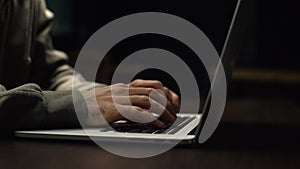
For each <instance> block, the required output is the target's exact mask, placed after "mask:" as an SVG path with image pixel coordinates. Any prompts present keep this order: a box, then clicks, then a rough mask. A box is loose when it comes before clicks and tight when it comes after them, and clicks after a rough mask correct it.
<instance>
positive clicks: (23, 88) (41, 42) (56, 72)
mask: <svg viewBox="0 0 300 169" xmlns="http://www.w3.org/2000/svg"><path fill="white" fill-rule="evenodd" d="M52 21H53V14H52V13H51V12H50V11H48V10H47V9H46V6H45V2H44V1H43V0H0V130H1V131H0V132H1V133H2V134H3V133H13V131H14V130H17V129H23V130H24V129H49V128H71V127H80V124H79V121H78V119H77V115H76V113H75V110H74V104H76V105H77V106H78V105H79V106H78V107H80V108H82V110H81V111H79V112H77V113H78V116H81V117H83V119H86V120H85V121H84V124H83V125H85V126H91V127H95V126H99V125H102V124H103V123H104V122H103V121H101V119H100V118H98V117H99V114H97V112H98V111H95V110H96V109H100V110H101V113H102V115H103V117H104V118H105V119H106V121H107V122H108V123H112V122H114V121H117V120H120V119H122V118H123V116H122V115H121V114H120V113H119V112H118V111H117V109H116V106H119V107H121V109H123V110H124V111H125V112H128V114H129V115H130V116H133V117H137V118H142V119H148V120H149V119H150V120H151V121H152V120H153V122H152V124H153V125H155V126H157V127H162V126H164V125H165V124H166V123H170V122H173V121H174V120H175V118H176V114H175V112H177V111H178V109H179V99H178V96H177V95H176V94H174V93H173V92H172V91H170V90H169V89H167V88H166V87H164V86H163V85H162V84H161V83H160V82H158V81H144V80H136V81H134V82H132V83H130V84H127V85H126V84H115V85H113V86H105V85H104V84H94V83H91V82H87V81H86V80H85V79H84V78H83V77H82V76H81V75H80V74H79V73H77V74H76V75H75V76H73V69H72V68H71V67H70V66H68V65H67V56H66V55H65V54H64V53H62V52H60V51H57V50H55V49H54V48H53V46H52V42H51V38H50V36H49V32H50V30H51V25H52ZM72 79H73V80H74V88H76V89H77V90H78V91H77V92H75V93H74V95H76V97H75V98H78V99H77V100H74V101H73V99H72V91H71V89H72ZM95 86H96V87H95ZM94 87H95V90H89V89H93V88H94ZM111 87H114V88H115V89H116V91H117V93H118V94H117V96H116V97H117V100H119V101H118V102H117V103H113V100H112V96H111ZM128 88H129V91H130V96H129V97H130V100H131V102H132V105H126V104H125V103H124V102H123V100H124V91H125V90H128ZM155 89H160V91H163V92H164V95H166V97H167V106H166V108H164V112H163V114H162V115H161V118H160V119H156V118H155V117H154V116H153V115H152V114H151V113H148V112H145V111H143V110H147V109H148V108H149V107H150V105H151V104H150V103H153V104H155V105H156V106H158V107H161V106H162V105H163V99H154V98H150V97H149V95H150V93H151V92H152V91H154V90H155ZM93 92H95V93H96V99H97V103H98V105H96V106H95V105H92V104H91V101H90V100H91V99H92V97H93V96H92V94H93ZM125 93H126V92H125ZM161 96H162V95H161ZM161 98H163V97H161Z"/></svg>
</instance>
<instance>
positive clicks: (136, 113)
mask: <svg viewBox="0 0 300 169" xmlns="http://www.w3.org/2000/svg"><path fill="white" fill-rule="evenodd" d="M118 107H119V108H118V110H119V109H120V110H122V112H121V114H122V115H123V116H124V117H125V118H126V119H128V120H131V121H134V122H138V123H150V124H152V125H154V126H155V127H158V128H162V127H163V126H164V123H163V122H162V121H160V120H159V119H157V118H156V117H155V116H154V115H153V114H152V113H150V112H147V111H145V110H143V109H142V108H140V107H137V106H128V105H118Z"/></svg>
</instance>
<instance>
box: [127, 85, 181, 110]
mask: <svg viewBox="0 0 300 169" xmlns="http://www.w3.org/2000/svg"><path fill="white" fill-rule="evenodd" d="M129 86H130V87H146V88H154V89H160V90H162V91H163V92H164V93H165V96H166V97H167V99H168V100H170V102H171V104H168V108H169V109H172V111H171V112H172V113H174V114H176V112H179V109H180V103H179V97H178V96H177V95H176V94H175V93H174V92H172V91H171V90H169V89H168V88H167V87H164V86H163V84H162V83H161V82H160V81H157V80H140V79H138V80H135V81H133V82H131V83H130V85H129Z"/></svg>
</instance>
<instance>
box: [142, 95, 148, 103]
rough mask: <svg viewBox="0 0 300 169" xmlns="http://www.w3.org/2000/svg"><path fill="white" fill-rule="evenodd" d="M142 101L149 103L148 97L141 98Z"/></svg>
mask: <svg viewBox="0 0 300 169" xmlns="http://www.w3.org/2000/svg"><path fill="white" fill-rule="evenodd" d="M141 100H142V101H143V102H148V101H149V97H148V96H141Z"/></svg>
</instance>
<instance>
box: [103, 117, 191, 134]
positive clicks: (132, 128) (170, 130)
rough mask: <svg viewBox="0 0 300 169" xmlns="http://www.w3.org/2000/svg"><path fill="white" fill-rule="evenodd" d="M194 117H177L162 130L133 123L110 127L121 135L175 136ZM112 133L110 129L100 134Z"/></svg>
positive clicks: (117, 124)
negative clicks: (121, 133)
mask: <svg viewBox="0 0 300 169" xmlns="http://www.w3.org/2000/svg"><path fill="white" fill-rule="evenodd" d="M194 118H196V117H195V116H188V117H182V116H179V117H177V119H176V121H175V122H174V124H173V126H172V124H168V125H165V126H164V127H163V128H157V127H155V126H153V125H150V124H141V123H135V122H129V121H126V122H123V123H113V124H111V127H112V128H114V129H115V131H117V132H123V133H148V134H162V133H164V134H175V133H176V132H178V131H179V130H180V129H182V128H183V127H184V126H186V125H187V124H188V123H190V122H191V121H192V120H193V119H194ZM109 131H113V130H111V129H108V128H106V129H102V130H101V132H109Z"/></svg>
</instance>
